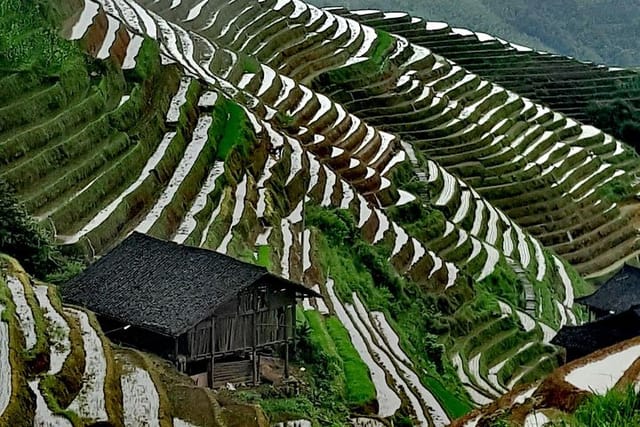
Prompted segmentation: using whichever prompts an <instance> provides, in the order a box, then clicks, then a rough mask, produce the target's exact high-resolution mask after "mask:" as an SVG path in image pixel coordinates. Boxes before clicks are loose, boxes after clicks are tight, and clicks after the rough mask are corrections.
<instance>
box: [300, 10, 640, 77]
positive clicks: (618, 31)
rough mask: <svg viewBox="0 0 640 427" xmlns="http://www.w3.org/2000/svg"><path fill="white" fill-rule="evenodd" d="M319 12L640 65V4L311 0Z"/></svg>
mask: <svg viewBox="0 0 640 427" xmlns="http://www.w3.org/2000/svg"><path fill="white" fill-rule="evenodd" d="M312 3H313V4H316V5H318V6H346V7H348V8H350V9H371V8H374V9H380V10H402V11H406V12H409V13H411V14H413V15H415V16H420V17H423V18H425V19H426V20H430V21H444V22H447V23H449V24H451V25H452V26H459V27H466V28H470V29H473V30H474V31H484V32H488V33H491V34H494V35H496V36H499V37H502V38H504V39H507V40H509V41H512V42H515V43H519V44H523V45H526V46H531V47H534V48H537V49H541V50H550V51H554V52H557V53H560V54H563V55H570V56H574V57H576V58H578V59H581V60H589V61H594V62H597V63H604V64H607V65H620V66H637V65H640V3H638V2H636V1H633V0H569V1H561V0H543V1H536V2H531V1H526V0H516V1H512V0H456V1H449V0H430V1H416V0H399V1H397V2H394V3H389V2H386V1H383V0H312Z"/></svg>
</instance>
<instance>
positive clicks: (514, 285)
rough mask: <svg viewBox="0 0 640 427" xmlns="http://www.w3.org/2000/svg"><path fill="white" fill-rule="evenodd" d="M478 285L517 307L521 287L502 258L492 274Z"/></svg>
mask: <svg viewBox="0 0 640 427" xmlns="http://www.w3.org/2000/svg"><path fill="white" fill-rule="evenodd" d="M480 284H481V285H482V286H484V287H486V289H487V290H488V291H489V292H490V293H492V294H494V295H499V296H500V297H502V298H504V299H506V300H508V301H509V302H511V303H512V304H514V305H515V306H518V305H519V303H520V295H521V293H522V286H520V283H519V282H518V276H516V274H515V272H514V271H513V270H512V269H511V268H510V267H509V266H508V265H507V263H506V261H505V260H504V258H501V259H500V261H499V262H498V264H497V265H496V268H495V269H494V270H493V272H492V273H491V274H490V275H488V276H487V277H486V278H485V279H484V280H482V282H480Z"/></svg>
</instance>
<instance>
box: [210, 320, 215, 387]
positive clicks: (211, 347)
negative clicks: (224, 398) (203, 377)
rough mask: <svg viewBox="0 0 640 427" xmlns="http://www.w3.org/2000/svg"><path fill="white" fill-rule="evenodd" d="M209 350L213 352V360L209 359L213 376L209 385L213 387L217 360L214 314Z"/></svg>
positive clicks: (211, 375)
mask: <svg viewBox="0 0 640 427" xmlns="http://www.w3.org/2000/svg"><path fill="white" fill-rule="evenodd" d="M209 352H210V353H211V360H210V361H209V365H210V367H209V375H210V377H211V379H210V380H209V383H210V385H209V387H211V388H213V384H214V381H213V378H214V375H215V370H214V362H215V355H216V318H215V317H214V316H211V341H210V347H209Z"/></svg>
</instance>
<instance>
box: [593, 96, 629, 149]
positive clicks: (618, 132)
mask: <svg viewBox="0 0 640 427" xmlns="http://www.w3.org/2000/svg"><path fill="white" fill-rule="evenodd" d="M611 96H612V97H618V98H619V99H616V100H614V101H611V102H604V103H603V102H597V103H596V102H592V103H590V104H589V105H588V106H587V109H586V113H587V116H588V117H589V121H590V122H591V123H593V124H594V126H596V127H598V128H600V129H602V130H603V131H605V132H607V133H610V134H611V135H613V136H615V137H616V138H618V139H620V140H622V141H624V142H626V143H627V144H629V145H631V146H632V147H633V148H634V149H635V150H636V152H638V151H640V110H638V109H637V108H636V107H635V106H633V105H632V104H631V103H630V102H628V101H626V100H624V99H623V98H625V97H626V96H627V93H626V91H625V89H619V90H618V92H617V93H612V94H611Z"/></svg>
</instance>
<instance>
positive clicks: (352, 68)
mask: <svg viewBox="0 0 640 427" xmlns="http://www.w3.org/2000/svg"><path fill="white" fill-rule="evenodd" d="M376 33H377V34H378V37H377V39H376V41H375V44H374V46H373V50H372V51H371V53H370V54H369V55H368V57H367V60H366V61H362V62H357V63H355V64H351V65H348V66H346V67H341V68H337V69H334V70H331V71H327V72H325V73H324V74H323V75H322V76H321V79H320V80H319V82H320V84H331V83H333V84H339V83H344V82H347V81H349V80H354V79H362V78H371V76H373V75H376V74H381V73H383V72H384V70H385V69H386V68H387V66H388V65H389V59H388V56H387V55H386V53H387V52H388V51H389V50H390V49H391V48H392V47H393V45H394V43H395V39H394V38H393V37H391V35H390V34H389V33H387V32H385V31H381V30H376Z"/></svg>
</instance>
